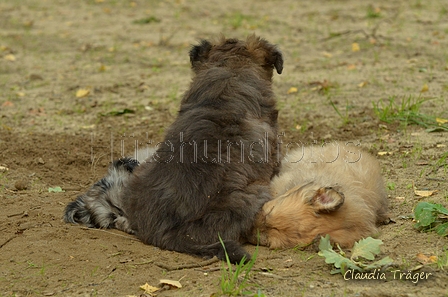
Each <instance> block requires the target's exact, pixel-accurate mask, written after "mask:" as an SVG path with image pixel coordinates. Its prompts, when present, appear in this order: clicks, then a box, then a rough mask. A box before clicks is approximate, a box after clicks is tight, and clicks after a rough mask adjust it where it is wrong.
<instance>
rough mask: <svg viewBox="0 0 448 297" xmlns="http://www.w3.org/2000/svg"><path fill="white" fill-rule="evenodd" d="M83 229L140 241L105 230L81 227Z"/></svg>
mask: <svg viewBox="0 0 448 297" xmlns="http://www.w3.org/2000/svg"><path fill="white" fill-rule="evenodd" d="M81 229H82V230H88V231H102V232H106V233H109V234H112V235H115V236H120V237H124V238H127V239H130V240H135V241H140V240H138V239H137V238H134V237H130V236H126V235H121V234H117V233H114V232H110V231H107V230H104V229H96V228H89V227H81Z"/></svg>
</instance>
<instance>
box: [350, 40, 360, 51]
mask: <svg viewBox="0 0 448 297" xmlns="http://www.w3.org/2000/svg"><path fill="white" fill-rule="evenodd" d="M360 50H361V48H360V47H359V44H358V43H357V42H353V43H352V52H359V51H360Z"/></svg>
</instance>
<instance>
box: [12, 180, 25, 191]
mask: <svg viewBox="0 0 448 297" xmlns="http://www.w3.org/2000/svg"><path fill="white" fill-rule="evenodd" d="M14 187H15V188H16V189H17V191H23V190H26V189H27V188H28V183H27V182H26V181H25V180H18V181H16V183H15V184H14Z"/></svg>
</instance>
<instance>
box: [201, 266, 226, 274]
mask: <svg viewBox="0 0 448 297" xmlns="http://www.w3.org/2000/svg"><path fill="white" fill-rule="evenodd" d="M195 270H196V271H200V272H203V273H209V272H214V271H218V270H221V267H212V268H209V269H206V270H204V269H199V268H196V269H195Z"/></svg>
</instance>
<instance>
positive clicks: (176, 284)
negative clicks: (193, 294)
mask: <svg viewBox="0 0 448 297" xmlns="http://www.w3.org/2000/svg"><path fill="white" fill-rule="evenodd" d="M160 284H161V285H169V286H171V287H175V288H182V285H181V283H180V281H176V280H170V279H161V280H160Z"/></svg>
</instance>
